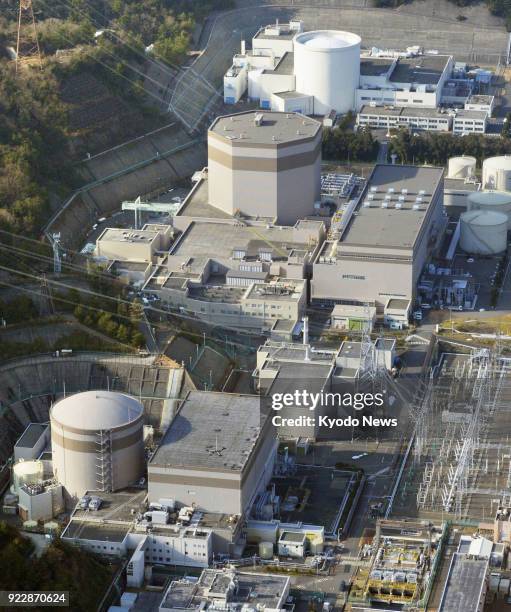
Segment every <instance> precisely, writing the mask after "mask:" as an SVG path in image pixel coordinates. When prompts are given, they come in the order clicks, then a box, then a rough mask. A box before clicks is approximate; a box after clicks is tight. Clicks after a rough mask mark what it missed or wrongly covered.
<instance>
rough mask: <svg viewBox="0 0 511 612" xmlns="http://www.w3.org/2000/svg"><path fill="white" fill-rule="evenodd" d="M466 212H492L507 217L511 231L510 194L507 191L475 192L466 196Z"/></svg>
mask: <svg viewBox="0 0 511 612" xmlns="http://www.w3.org/2000/svg"><path fill="white" fill-rule="evenodd" d="M467 201H468V206H467V210H493V211H495V212H500V213H504V214H505V215H507V228H508V229H511V193H509V192H507V191H475V192H474V193H471V194H470V195H469V196H468V200H467Z"/></svg>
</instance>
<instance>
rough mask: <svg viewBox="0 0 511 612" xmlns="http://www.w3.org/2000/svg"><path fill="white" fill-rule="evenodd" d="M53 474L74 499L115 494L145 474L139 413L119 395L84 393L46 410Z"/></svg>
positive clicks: (141, 413) (130, 400)
mask: <svg viewBox="0 0 511 612" xmlns="http://www.w3.org/2000/svg"><path fill="white" fill-rule="evenodd" d="M50 421H51V442H52V450H53V471H54V474H55V477H56V478H57V479H58V481H59V482H60V483H61V484H62V485H63V487H64V489H65V491H66V493H67V495H68V496H69V497H71V498H73V499H76V498H78V497H80V496H82V495H83V494H84V493H85V492H86V491H115V490H117V489H122V488H123V487H126V486H128V485H130V484H133V483H135V482H136V481H138V480H139V479H140V477H141V476H142V474H143V471H144V442H143V429H144V409H143V406H142V404H141V403H140V402H139V401H138V400H137V399H135V398H134V397H131V396H130V395H126V394H124V393H115V392H112V391H86V392H85V393H77V394H75V395H71V396H69V397H66V398H65V399H62V400H60V401H59V402H57V403H56V404H54V405H53V406H52V408H51V410H50Z"/></svg>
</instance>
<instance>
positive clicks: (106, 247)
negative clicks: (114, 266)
mask: <svg viewBox="0 0 511 612" xmlns="http://www.w3.org/2000/svg"><path fill="white" fill-rule="evenodd" d="M171 240H172V227H171V226H170V225H154V224H151V225H145V226H144V227H143V228H142V229H141V230H133V229H123V228H113V227H107V228H106V229H104V230H103V232H102V233H101V235H100V236H99V238H98V239H97V241H96V253H95V254H96V257H97V258H98V259H107V260H119V261H141V262H152V261H153V260H154V256H155V254H156V252H157V251H165V250H168V248H169V246H170V243H171Z"/></svg>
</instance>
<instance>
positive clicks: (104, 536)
mask: <svg viewBox="0 0 511 612" xmlns="http://www.w3.org/2000/svg"><path fill="white" fill-rule="evenodd" d="M130 529H131V524H128V523H126V524H125V525H113V524H108V523H107V524H103V523H97V522H93V521H89V522H85V521H71V522H70V523H69V525H68V526H67V528H66V530H65V532H64V534H63V538H64V539H65V538H70V539H78V538H79V539H81V540H97V541H99V542H105V546H106V545H107V542H122V541H123V540H124V538H125V537H126V534H127V533H128V531H129V530H130ZM106 552H108V550H105V553H106Z"/></svg>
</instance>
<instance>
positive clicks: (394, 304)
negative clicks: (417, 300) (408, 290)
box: [387, 298, 410, 310]
mask: <svg viewBox="0 0 511 612" xmlns="http://www.w3.org/2000/svg"><path fill="white" fill-rule="evenodd" d="M408 306H410V300H400V299H398V298H392V299H391V300H389V302H388V304H387V308H398V309H403V310H404V309H406V308H408Z"/></svg>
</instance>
